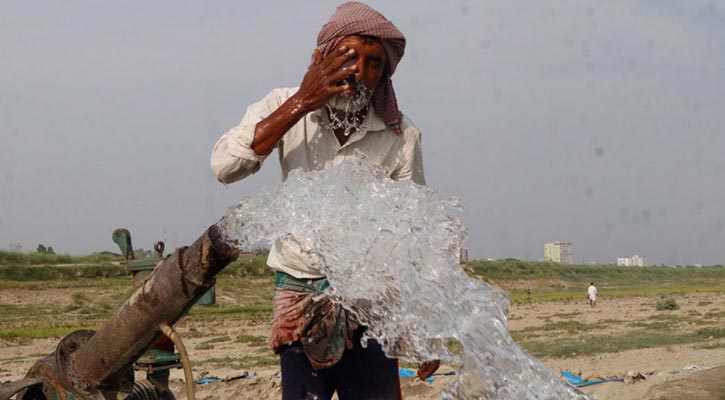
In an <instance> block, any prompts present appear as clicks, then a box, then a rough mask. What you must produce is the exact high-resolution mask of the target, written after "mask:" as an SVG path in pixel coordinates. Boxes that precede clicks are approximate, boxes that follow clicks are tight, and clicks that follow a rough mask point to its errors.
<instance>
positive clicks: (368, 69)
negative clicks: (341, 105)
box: [331, 35, 387, 95]
mask: <svg viewBox="0 0 725 400" xmlns="http://www.w3.org/2000/svg"><path fill="white" fill-rule="evenodd" d="M342 46H345V47H347V48H348V49H353V50H355V56H353V58H351V59H350V61H348V62H347V63H346V64H345V66H349V65H353V64H354V65H357V73H356V74H355V76H354V80H355V81H357V82H360V83H362V84H364V85H365V87H367V88H368V89H369V90H371V91H373V90H375V88H376V87H377V86H378V84H379V83H380V81H381V80H382V78H383V74H384V73H385V62H386V57H387V54H386V53H385V47H384V46H383V43H382V42H381V41H380V40H378V39H375V38H371V37H369V36H357V35H353V36H346V37H344V38H343V39H342V40H340V43H338V44H337V48H336V49H335V50H337V49H339V48H340V47H342ZM331 54H337V53H336V52H333V53H331ZM351 86H352V87H353V93H350V94H351V95H356V94H357V93H356V92H357V89H356V88H355V85H351Z"/></svg>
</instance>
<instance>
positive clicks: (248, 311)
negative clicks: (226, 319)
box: [189, 303, 272, 317]
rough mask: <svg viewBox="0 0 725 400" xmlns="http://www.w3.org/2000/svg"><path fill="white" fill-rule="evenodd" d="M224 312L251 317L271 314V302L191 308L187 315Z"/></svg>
mask: <svg viewBox="0 0 725 400" xmlns="http://www.w3.org/2000/svg"><path fill="white" fill-rule="evenodd" d="M225 314H242V315H249V316H253V317H263V316H271V315H272V303H254V304H249V305H244V306H236V307H205V308H204V309H198V308H192V309H191V312H190V313H189V315H192V316H205V315H225Z"/></svg>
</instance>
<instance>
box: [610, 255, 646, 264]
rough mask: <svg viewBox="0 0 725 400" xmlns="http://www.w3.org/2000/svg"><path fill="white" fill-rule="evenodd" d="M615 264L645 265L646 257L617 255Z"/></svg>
mask: <svg viewBox="0 0 725 400" xmlns="http://www.w3.org/2000/svg"><path fill="white" fill-rule="evenodd" d="M617 265H619V266H623V267H646V266H647V258H645V257H640V256H638V255H636V254H635V255H633V256H632V257H619V258H617Z"/></svg>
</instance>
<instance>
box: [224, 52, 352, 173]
mask: <svg viewBox="0 0 725 400" xmlns="http://www.w3.org/2000/svg"><path fill="white" fill-rule="evenodd" d="M352 57H355V52H354V51H352V50H348V49H347V47H344V46H341V47H340V48H339V49H337V50H336V51H335V53H332V54H331V55H330V56H328V57H326V58H325V59H324V60H323V59H322V55H321V54H320V52H319V51H317V50H315V53H314V56H313V62H312V64H311V65H310V67H309V68H308V70H307V73H306V74H305V77H304V79H303V82H302V84H301V85H300V87H299V88H298V89H297V91H296V93H294V94H292V95H290V94H289V93H286V92H284V93H283V92H280V91H279V90H273V91H272V92H270V93H269V94H268V95H267V96H266V97H265V98H264V99H263V100H262V101H260V102H259V103H256V104H253V105H252V106H250V107H249V108H248V109H247V112H246V114H245V115H244V118H243V119H242V122H241V123H240V124H239V125H237V126H235V127H234V128H232V129H231V130H230V131H229V132H227V133H226V134H224V135H223V136H222V137H221V138H220V139H219V140H218V141H217V143H216V145H215V146H214V150H213V151H212V156H211V168H212V171H213V172H214V175H216V177H217V179H218V180H219V181H220V182H222V183H232V182H235V181H238V180H241V179H244V178H246V177H247V176H249V175H250V174H253V173H255V172H257V171H258V170H259V168H260V167H261V165H262V163H263V161H264V159H265V158H266V157H267V155H268V154H269V153H270V152H271V151H272V149H274V147H275V146H277V143H279V141H280V139H281V138H282V137H283V136H284V135H285V133H287V132H288V131H289V130H290V129H291V128H292V127H293V126H294V125H295V124H296V123H297V122H298V121H299V120H300V119H301V118H302V117H304V116H305V114H307V113H308V112H310V111H314V110H316V109H318V108H320V107H322V106H323V105H324V104H325V103H327V101H328V100H329V99H330V97H332V96H334V95H336V94H338V93H341V92H344V91H345V90H347V89H348V86H347V85H342V84H339V82H341V81H342V80H343V79H344V78H345V77H347V76H348V75H350V74H354V73H355V71H356V70H357V67H355V66H350V67H349V68H345V67H343V65H344V64H345V62H346V61H347V60H349V59H350V58H352Z"/></svg>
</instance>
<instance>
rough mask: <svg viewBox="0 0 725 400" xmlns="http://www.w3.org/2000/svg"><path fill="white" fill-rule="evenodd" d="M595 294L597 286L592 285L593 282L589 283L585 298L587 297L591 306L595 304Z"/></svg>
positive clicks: (593, 306)
mask: <svg viewBox="0 0 725 400" xmlns="http://www.w3.org/2000/svg"><path fill="white" fill-rule="evenodd" d="M597 294H598V292H597V287H596V286H594V282H592V283H590V284H589V287H588V288H587V298H588V299H589V305H590V306H592V308H595V307H596V306H597Z"/></svg>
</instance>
